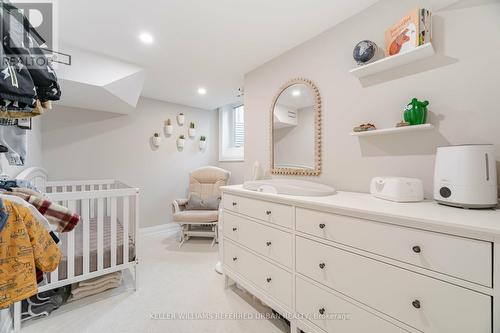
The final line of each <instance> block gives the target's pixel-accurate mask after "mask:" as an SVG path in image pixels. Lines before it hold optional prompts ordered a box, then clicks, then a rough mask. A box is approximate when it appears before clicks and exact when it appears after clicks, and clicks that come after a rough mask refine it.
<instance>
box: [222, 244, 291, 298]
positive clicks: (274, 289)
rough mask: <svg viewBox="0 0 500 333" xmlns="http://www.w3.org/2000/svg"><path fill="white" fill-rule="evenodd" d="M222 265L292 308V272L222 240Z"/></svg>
mask: <svg viewBox="0 0 500 333" xmlns="http://www.w3.org/2000/svg"><path fill="white" fill-rule="evenodd" d="M224 265H225V266H226V267H228V268H230V269H231V270H233V271H234V272H236V273H239V274H240V275H241V276H243V277H244V278H246V279H247V280H248V281H250V282H252V283H253V284H254V285H256V286H257V287H258V288H259V289H261V290H263V291H264V292H265V293H267V294H268V295H270V296H272V297H273V298H275V299H276V300H278V301H280V302H281V303H283V304H284V305H286V306H287V307H288V308H292V274H291V273H289V272H287V271H285V270H283V269H281V268H279V267H277V266H275V265H273V264H271V263H269V262H267V261H266V260H263V259H261V258H259V257H257V256H256V255H254V254H253V253H250V252H248V251H247V250H245V249H243V248H241V247H239V246H237V245H235V244H233V243H231V242H230V241H227V240H225V241H224Z"/></svg>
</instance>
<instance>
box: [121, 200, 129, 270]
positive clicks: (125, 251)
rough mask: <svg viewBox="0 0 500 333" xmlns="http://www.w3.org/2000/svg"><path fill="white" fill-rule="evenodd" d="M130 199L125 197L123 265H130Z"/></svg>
mask: <svg viewBox="0 0 500 333" xmlns="http://www.w3.org/2000/svg"><path fill="white" fill-rule="evenodd" d="M129 200H130V197H128V196H127V197H123V222H122V223H123V263H124V264H125V263H128V224H129V214H130V205H129Z"/></svg>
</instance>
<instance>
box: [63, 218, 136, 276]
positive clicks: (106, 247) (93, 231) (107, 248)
mask: <svg viewBox="0 0 500 333" xmlns="http://www.w3.org/2000/svg"><path fill="white" fill-rule="evenodd" d="M89 231H90V232H89V234H90V235H89V236H90V237H89V248H90V256H89V263H90V270H89V271H90V272H95V271H97V219H95V218H94V219H90V221H89ZM74 233H75V251H74V253H75V276H78V275H82V274H83V221H81V222H80V223H78V225H77V226H76V228H75V231H74ZM116 234H117V237H116V245H117V248H116V264H117V265H119V264H122V263H123V241H124V237H123V225H122V223H121V221H120V220H117V223H116ZM60 238H61V243H60V244H61V250H62V253H63V258H62V259H61V263H60V264H59V280H63V279H66V278H67V276H68V265H67V262H68V258H67V253H68V251H67V244H68V242H67V234H60ZM127 241H128V246H129V247H128V257H129V262H131V261H134V260H135V244H134V242H133V240H132V238H131V237H130V236H128V237H127ZM103 254H104V260H103V267H104V268H109V267H111V218H110V217H107V218H104V225H103Z"/></svg>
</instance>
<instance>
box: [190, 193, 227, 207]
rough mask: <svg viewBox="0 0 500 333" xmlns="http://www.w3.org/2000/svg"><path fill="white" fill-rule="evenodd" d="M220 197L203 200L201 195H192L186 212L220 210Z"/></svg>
mask: <svg viewBox="0 0 500 333" xmlns="http://www.w3.org/2000/svg"><path fill="white" fill-rule="evenodd" d="M219 203H220V197H216V196H213V197H208V198H206V199H202V198H201V197H200V196H199V195H196V194H191V195H190V196H189V200H188V202H187V203H186V210H217V209H219Z"/></svg>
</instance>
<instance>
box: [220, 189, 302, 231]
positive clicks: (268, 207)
mask: <svg viewBox="0 0 500 333" xmlns="http://www.w3.org/2000/svg"><path fill="white" fill-rule="evenodd" d="M223 201H224V209H226V210H229V211H231V212H235V213H240V214H243V215H247V216H250V217H253V218H256V219H259V220H262V221H266V222H269V223H275V224H278V225H281V226H283V227H286V228H293V226H294V220H295V211H294V208H293V207H292V206H288V205H282V204H278V203H273V202H266V201H260V200H255V199H250V198H245V197H239V196H235V195H231V194H224V200H223Z"/></svg>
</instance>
